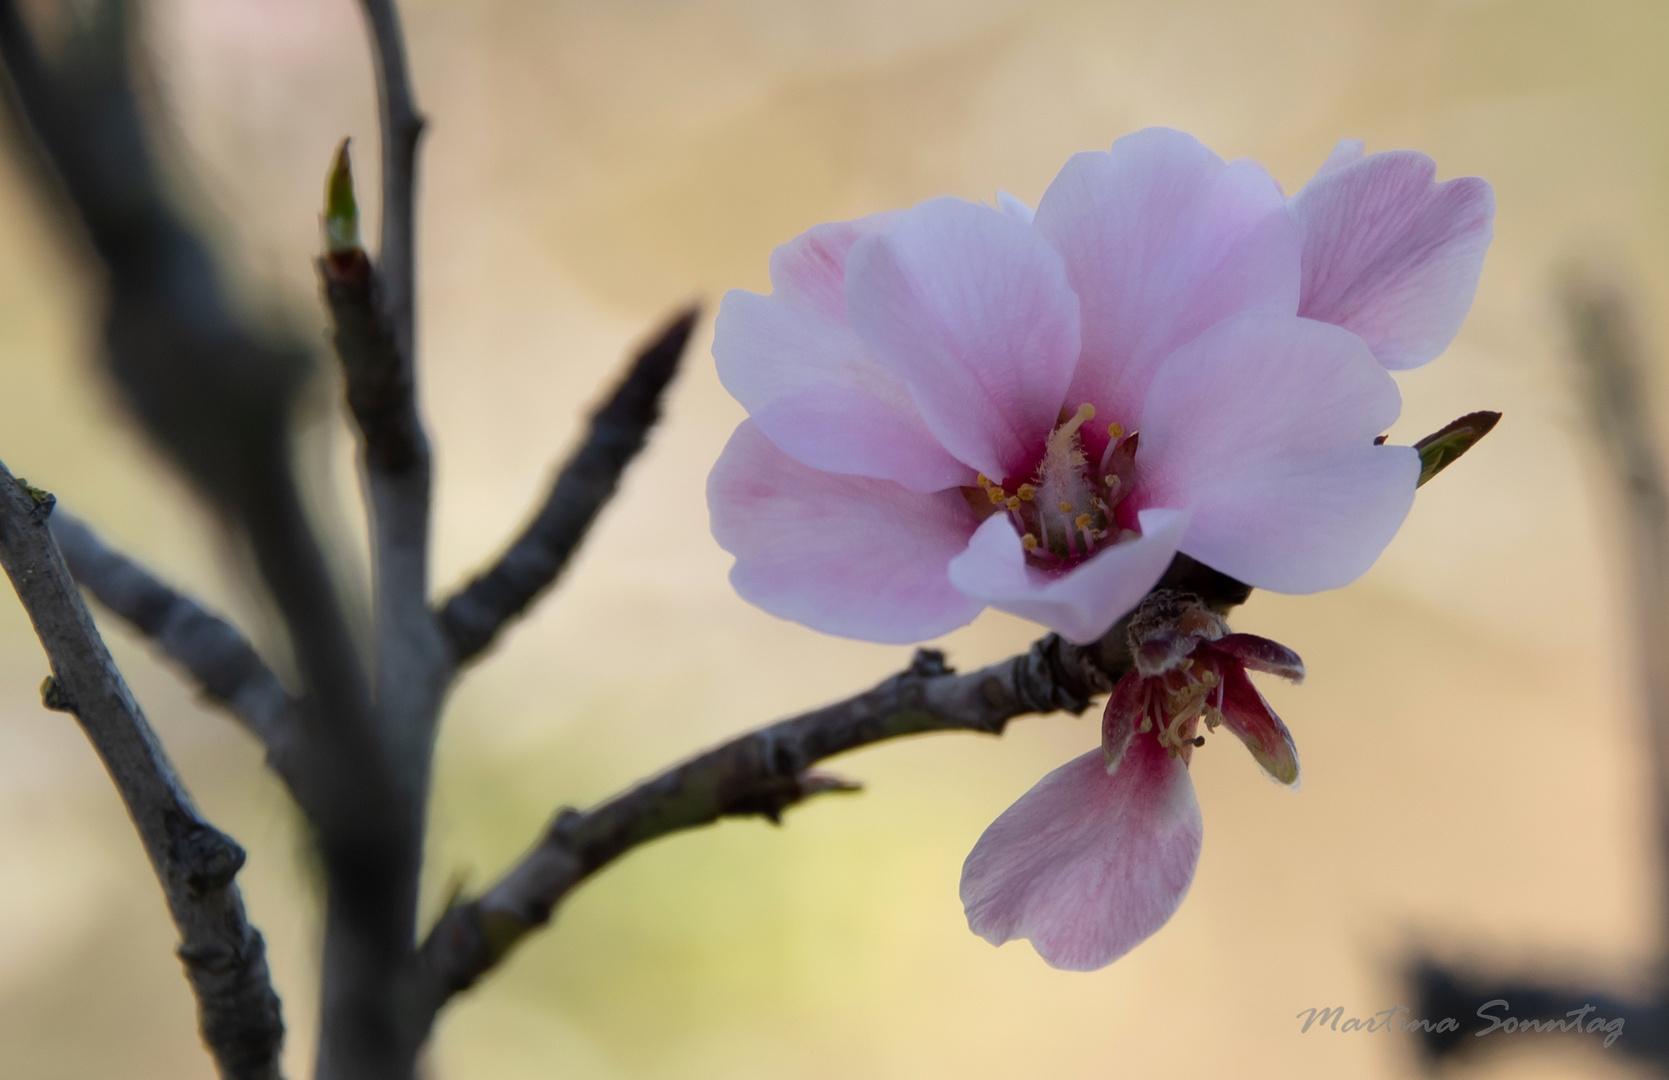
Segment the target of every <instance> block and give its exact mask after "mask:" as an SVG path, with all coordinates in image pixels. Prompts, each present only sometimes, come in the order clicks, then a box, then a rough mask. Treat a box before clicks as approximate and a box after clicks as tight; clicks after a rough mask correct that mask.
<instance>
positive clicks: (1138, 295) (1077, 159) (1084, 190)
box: [1035, 128, 1299, 429]
mask: <svg viewBox="0 0 1669 1080" xmlns="http://www.w3.org/2000/svg"><path fill="white" fill-rule="evenodd" d="M1035 227H1036V228H1037V230H1038V231H1039V232H1041V233H1042V234H1043V235H1044V236H1047V237H1048V238H1049V240H1050V242H1051V243H1053V244H1054V245H1055V247H1056V248H1057V249H1059V251H1060V253H1061V255H1062V256H1063V257H1064V258H1065V259H1066V267H1067V276H1068V279H1069V280H1070V281H1071V283H1072V288H1073V289H1074V290H1075V291H1076V292H1077V293H1078V296H1079V298H1080V300H1081V301H1082V303H1083V326H1084V329H1083V338H1084V357H1083V360H1082V361H1081V362H1080V363H1079V366H1078V372H1077V377H1076V378H1075V379H1074V380H1073V383H1072V386H1071V388H1070V390H1068V392H1067V395H1066V403H1067V405H1068V406H1069V407H1076V406H1077V404H1078V403H1079V402H1082V401H1088V402H1090V403H1091V404H1093V405H1095V406H1096V408H1098V409H1101V410H1103V412H1104V415H1103V416H1101V417H1100V418H1099V419H1101V421H1102V423H1101V427H1102V428H1103V429H1105V427H1106V423H1107V422H1108V421H1115V420H1116V421H1118V422H1119V423H1121V424H1123V425H1124V426H1125V427H1126V428H1129V427H1131V426H1133V424H1134V421H1135V418H1136V417H1137V416H1138V415H1139V414H1140V411H1141V402H1142V399H1143V397H1144V396H1145V394H1146V392H1147V385H1148V382H1149V381H1150V380H1151V379H1152V377H1153V372H1154V370H1155V368H1156V367H1157V366H1158V365H1159V364H1160V362H1162V361H1163V360H1164V359H1165V357H1166V356H1168V355H1170V353H1171V352H1172V351H1174V350H1175V349H1176V348H1177V346H1179V345H1181V344H1183V343H1184V342H1186V341H1188V340H1190V339H1191V338H1193V337H1194V336H1196V335H1197V334H1199V333H1200V332H1201V331H1203V330H1204V329H1206V328H1207V327H1208V326H1211V325H1212V324H1213V323H1215V322H1217V321H1218V320H1220V319H1223V318H1226V317H1227V316H1229V315H1233V314H1235V313H1237V312H1241V311H1265V312H1273V313H1277V314H1286V315H1290V314H1293V313H1294V312H1296V311H1297V310H1298V280H1299V234H1298V228H1297V225H1296V224H1295V223H1294V222H1293V220H1292V217H1291V215H1290V214H1289V213H1288V212H1287V211H1286V206H1285V202H1284V200H1283V198H1282V196H1281V190H1280V187H1279V186H1278V185H1277V184H1276V183H1275V181H1274V180H1273V179H1271V178H1270V176H1269V174H1268V173H1266V172H1265V171H1264V170H1263V167H1262V166H1260V165H1257V164H1256V163H1254V162H1250V161H1236V162H1233V163H1230V164H1224V162H1223V160H1222V159H1221V158H1219V157H1218V156H1217V155H1216V154H1213V153H1212V152H1211V151H1210V150H1208V149H1206V147H1205V146H1203V145H1201V144H1200V142H1199V141H1198V140H1197V139H1195V138H1194V137H1193V136H1191V135H1185V134H1183V133H1182V132H1180V131H1171V130H1169V129H1166V128H1148V129H1147V130H1145V131H1139V132H1137V133H1136V134H1134V135H1128V136H1126V137H1124V138H1122V139H1120V140H1119V141H1118V142H1116V143H1114V144H1113V149H1112V152H1111V153H1084V154H1077V155H1075V156H1074V157H1073V158H1072V159H1071V160H1070V161H1068V162H1067V163H1066V167H1065V168H1063V169H1061V171H1060V175H1059V176H1057V177H1056V178H1055V181H1054V183H1052V184H1050V185H1049V190H1048V191H1046V192H1044V194H1043V200H1042V201H1041V202H1040V203H1039V204H1038V208H1037V217H1036V220H1035Z"/></svg>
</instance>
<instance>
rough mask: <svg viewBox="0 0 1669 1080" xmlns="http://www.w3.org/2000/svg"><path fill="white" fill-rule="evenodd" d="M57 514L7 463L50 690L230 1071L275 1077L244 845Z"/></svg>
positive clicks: (10, 548) (236, 1077) (278, 1037)
mask: <svg viewBox="0 0 1669 1080" xmlns="http://www.w3.org/2000/svg"><path fill="white" fill-rule="evenodd" d="M51 512H52V498H51V496H49V495H47V494H46V493H44V492H41V491H38V490H36V489H32V488H29V487H28V486H26V485H24V484H22V483H20V482H18V481H17V480H15V479H14V478H13V477H12V475H11V473H10V472H8V471H6V468H5V466H4V464H0V563H3V564H4V566H5V570H6V573H7V575H8V576H9V577H10V578H11V581H12V585H13V587H14V588H16V590H17V595H18V597H19V599H21V600H22V601H23V606H24V608H25V610H27V611H28V613H29V619H30V621H31V622H32V623H33V624H34V627H35V633H36V635H37V636H38V637H39V638H40V641H41V645H42V646H43V647H44V648H45V649H46V653H47V657H48V658H49V660H50V661H51V664H52V675H51V677H50V678H49V679H48V680H47V683H46V685H45V686H43V688H42V692H43V697H44V698H45V701H46V704H47V706H48V707H49V708H56V709H61V710H64V711H68V712H71V713H74V714H75V717H76V719H77V720H78V721H79V722H80V724H81V728H82V730H83V731H84V732H86V735H87V739H88V741H89V742H91V743H92V744H93V748H94V749H95V750H97V751H98V754H99V757H100V758H101V759H103V761H104V766H105V768H106V770H108V771H109V773H110V778H111V780H112V781H114V783H115V785H116V789H117V791H118V792H119V793H120V794H121V797H122V802H123V803H124V804H126V806H127V810H128V814H129V816H131V817H132V819H133V823H134V826H135V827H136V828H137V829H138V831H139V837H140V839H141V841H142V842H143V843H144V847H145V854H146V856H147V857H148V858H149V859H150V862H151V869H152V870H153V871H154V872H155V873H156V877H157V880H158V881H159V882H160V883H161V885H162V890H163V893H164V895H165V896H166V897H167V900H168V910H169V913H170V914H171V915H172V916H173V919H174V925H175V927H176V928H177V929H178V930H179V933H180V947H179V955H180V960H181V961H182V962H183V963H184V965H185V970H186V976H187V978H188V979H189V980H190V982H191V988H192V991H193V993H194V994H195V995H196V997H197V1006H198V1020H199V1025H200V1028H201V1031H202V1035H203V1041H204V1043H205V1044H207V1046H208V1048H209V1051H210V1053H212V1054H213V1055H214V1059H215V1064H216V1067H217V1068H218V1069H219V1072H220V1075H221V1076H222V1077H225V1078H227V1080H276V1078H277V1077H278V1076H279V1061H278V1056H279V1051H280V1050H281V1049H282V1047H283V1041H284V1024H283V1019H282V1016H281V1012H280V1006H279V1001H278V996H277V995H276V994H275V993H274V992H273V989H272V983H271V979H270V976H269V974H268V971H267V962H266V946H265V944H264V943H263V942H262V940H261V935H260V933H259V932H258V931H257V930H256V929H255V928H254V927H253V926H251V925H250V923H249V920H248V918H247V917H246V916H245V914H244V908H243V898H242V896H241V895H240V894H239V892H238V888H237V886H236V885H235V884H234V883H233V878H234V877H235V875H236V874H237V872H238V870H239V869H240V868H242V866H243V862H244V852H243V849H242V848H240V847H239V846H238V845H237V844H236V843H235V842H234V841H233V840H232V839H231V838H230V837H228V836H226V835H225V834H224V833H222V832H220V831H219V830H218V829H216V828H215V827H214V826H213V825H210V824H209V823H208V822H207V821H205V820H204V819H203V817H202V815H200V814H199V813H198V812H197V809H196V807H195V806H193V805H192V802H191V797H190V795H189V794H188V793H187V792H186V790H185V787H184V785H183V784H181V782H180V779H179V776H178V775H177V774H176V773H175V771H174V767H173V764H172V763H171V762H170V761H169V760H168V756H167V753H166V752H165V751H164V750H163V748H162V744H161V743H160V742H159V741H158V740H157V737H156V733H155V732H153V731H152V730H151V727H150V725H149V724H148V723H147V722H146V720H145V716H144V714H143V713H142V712H141V711H140V709H139V705H138V703H137V702H136V701H134V699H133V695H132V693H131V692H130V691H129V690H128V687H127V684H126V682H124V681H123V679H122V676H121V673H120V672H119V671H118V670H117V669H116V664H115V662H114V661H113V660H112V659H111V658H110V653H109V652H108V651H107V650H106V649H105V646H104V642H103V640H102V639H101V638H100V637H99V634H98V630H97V629H96V628H95V627H94V625H93V620H92V616H91V615H89V614H88V612H87V608H86V605H85V604H83V603H82V600H81V593H80V592H79V591H78V590H77V589H76V586H75V582H74V579H73V578H71V576H70V571H69V567H68V566H66V565H65V563H64V560H63V558H62V556H61V555H60V554H59V551H58V546H57V544H56V543H54V542H53V538H52V531H51V529H49V528H48V526H47V516H48V515H49V514H50V513H51Z"/></svg>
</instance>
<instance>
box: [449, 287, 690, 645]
mask: <svg viewBox="0 0 1669 1080" xmlns="http://www.w3.org/2000/svg"><path fill="white" fill-rule="evenodd" d="M700 314H701V312H700V309H699V308H697V307H691V308H689V309H688V310H686V311H684V312H683V313H682V314H680V315H678V316H677V317H676V318H674V319H673V320H672V321H671V322H670V323H668V324H667V325H666V327H665V328H663V329H662V330H661V331H660V333H658V334H657V335H656V336H655V337H654V339H653V340H652V341H650V343H649V344H648V345H647V346H645V347H644V348H643V349H642V350H641V351H640V352H639V353H638V354H637V357H636V358H635V359H634V360H633V362H632V367H631V370H629V371H628V372H627V373H626V374H625V376H624V377H623V378H622V379H621V380H620V382H619V384H617V385H616V386H615V388H614V392H613V393H612V394H610V395H609V399H608V401H606V402H605V403H604V404H603V405H602V406H601V407H600V408H598V409H597V411H596V412H594V413H593V414H592V415H591V427H590V430H589V431H587V433H586V436H585V441H584V442H583V443H581V445H580V447H579V449H578V450H576V451H575V452H574V454H573V455H572V456H571V457H570V458H569V459H568V461H567V462H566V463H565V464H564V465H563V466H562V470H561V472H559V473H558V474H557V477H556V482H555V483H554V484H553V485H552V486H551V490H550V494H549V495H548V496H547V497H546V499H545V505H544V506H543V507H541V508H540V510H539V513H538V515H537V516H536V517H534V519H533V521H532V522H531V523H530V524H529V525H528V526H527V528H526V529H524V530H523V531H522V534H521V535H520V536H518V537H517V538H516V540H515V542H514V543H512V544H511V545H510V549H509V550H508V551H506V552H505V553H504V554H503V555H502V556H501V557H500V558H499V560H498V562H497V563H496V564H494V565H493V566H492V568H491V569H489V570H487V571H485V572H483V573H482V574H480V575H478V576H477V577H476V578H475V579H474V580H472V581H471V582H470V583H469V584H468V585H466V586H465V587H464V588H462V589H460V590H459V591H458V592H457V593H456V594H455V595H454V596H453V597H452V598H451V599H450V600H448V601H446V604H445V605H444V607H442V609H441V616H440V619H441V627H442V629H443V630H444V631H445V633H446V639H447V642H448V643H449V644H450V646H451V649H452V658H453V662H454V663H455V664H457V665H460V666H461V665H463V664H465V663H467V662H469V661H470V660H471V659H473V658H474V657H476V656H478V655H479V654H480V653H481V652H482V650H484V649H485V648H486V647H487V646H488V645H490V644H491V643H492V640H493V638H494V637H496V636H497V635H498V632H499V631H500V630H501V629H503V627H504V625H505V624H506V623H508V622H509V621H510V620H512V619H514V618H516V617H517V616H518V615H520V614H521V613H522V612H523V611H525V610H526V609H527V606H528V605H529V604H531V603H532V602H533V601H534V599H535V598H537V597H538V595H539V594H540V593H541V592H543V591H544V590H545V589H546V588H548V587H549V586H550V584H551V583H552V582H553V581H555V580H556V578H557V576H558V575H559V574H561V573H562V568H563V567H564V566H566V565H567V563H568V560H569V558H570V557H572V555H573V554H574V551H575V550H576V549H577V548H578V547H579V545H580V542H581V541H582V540H584V539H585V534H586V532H587V531H588V530H589V529H590V528H591V523H592V522H593V521H595V520H596V518H597V515H598V513H599V512H600V511H601V510H602V508H603V506H604V504H606V503H607V502H608V500H609V498H610V497H611V496H613V494H614V491H615V488H616V487H617V486H618V484H619V483H620V475H621V473H623V472H624V471H625V470H626V466H627V465H629V464H631V462H632V459H633V458H635V457H636V456H637V455H638V453H639V452H640V451H641V450H642V449H643V447H644V444H645V443H646V442H647V441H648V438H649V430H650V429H651V428H652V427H653V426H654V425H655V422H656V421H657V420H659V419H660V415H661V396H662V394H663V393H664V392H665V390H666V387H667V384H668V383H670V382H671V381H672V378H673V376H674V375H676V374H677V372H678V362H679V360H680V359H681V358H682V356H683V354H684V346H685V345H686V344H687V343H688V342H689V339H690V332H691V331H692V330H694V329H695V323H696V319H697V318H699V317H700Z"/></svg>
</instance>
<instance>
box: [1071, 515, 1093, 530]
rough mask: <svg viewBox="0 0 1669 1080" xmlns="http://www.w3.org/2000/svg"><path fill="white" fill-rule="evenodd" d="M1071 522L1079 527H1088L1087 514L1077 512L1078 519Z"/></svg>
mask: <svg viewBox="0 0 1669 1080" xmlns="http://www.w3.org/2000/svg"><path fill="white" fill-rule="evenodd" d="M1072 524H1074V525H1076V526H1078V528H1080V529H1087V528H1089V515H1088V514H1079V515H1078V519H1077V520H1076V521H1074V522H1073V523H1072Z"/></svg>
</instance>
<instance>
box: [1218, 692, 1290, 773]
mask: <svg viewBox="0 0 1669 1080" xmlns="http://www.w3.org/2000/svg"><path fill="white" fill-rule="evenodd" d="M1220 670H1221V674H1222V677H1223V726H1224V727H1226V728H1228V729H1229V730H1230V731H1232V732H1234V733H1235V734H1236V735H1238V736H1239V737H1240V741H1241V742H1243V743H1245V744H1246V749H1248V750H1250V751H1251V752H1252V757H1254V758H1256V759H1257V763H1258V764H1259V765H1262V766H1263V770H1264V772H1267V773H1268V774H1269V775H1270V776H1273V777H1274V778H1275V779H1277V780H1279V781H1280V782H1281V783H1283V784H1288V785H1291V784H1296V783H1297V782H1298V747H1296V746H1294V745H1293V742H1292V733H1291V732H1290V731H1288V730H1287V726H1286V725H1285V724H1283V723H1281V718H1280V717H1279V716H1276V715H1275V710H1274V709H1271V708H1270V707H1269V702H1267V701H1265V700H1263V695H1262V694H1260V693H1258V688H1257V687H1255V686H1253V685H1252V680H1250V679H1248V678H1247V677H1246V672H1245V671H1244V670H1242V669H1241V668H1240V667H1239V666H1237V665H1235V664H1224V665H1222V667H1221V669H1220Z"/></svg>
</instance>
